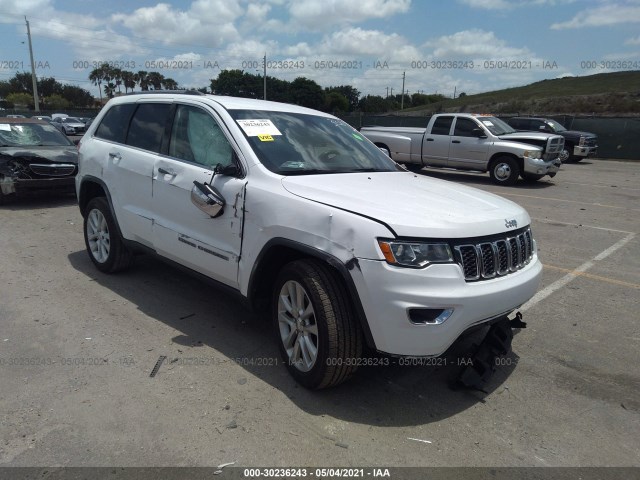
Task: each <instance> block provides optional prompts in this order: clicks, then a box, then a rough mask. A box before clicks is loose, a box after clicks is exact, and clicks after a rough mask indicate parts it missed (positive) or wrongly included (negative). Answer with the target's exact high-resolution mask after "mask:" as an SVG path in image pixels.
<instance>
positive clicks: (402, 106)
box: [400, 72, 407, 110]
mask: <svg viewBox="0 0 640 480" xmlns="http://www.w3.org/2000/svg"><path fill="white" fill-rule="evenodd" d="M406 73H407V72H402V96H401V97H400V110H403V109H404V78H405V76H406Z"/></svg>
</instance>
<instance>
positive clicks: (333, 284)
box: [272, 259, 362, 389]
mask: <svg viewBox="0 0 640 480" xmlns="http://www.w3.org/2000/svg"><path fill="white" fill-rule="evenodd" d="M272 308H273V322H274V327H275V331H276V333H277V338H278V346H279V349H280V354H281V355H282V358H283V360H284V362H285V364H286V366H287V369H288V370H289V373H290V374H291V375H292V376H293V377H294V378H295V379H296V381H298V382H299V383H300V384H302V385H303V386H305V387H307V388H311V389H321V388H327V387H332V386H334V385H338V384H339V383H342V382H344V381H345V380H347V379H348V378H349V377H351V375H353V373H354V372H355V371H356V368H357V365H356V364H357V359H358V358H360V355H361V353H362V333H361V331H360V328H359V325H358V324H357V319H356V318H354V315H353V312H352V307H351V303H350V302H349V299H348V297H347V295H346V292H345V288H344V286H343V285H342V283H341V282H340V280H339V279H338V277H337V274H336V273H335V272H334V271H332V270H331V269H330V268H329V267H327V266H325V264H323V263H322V262H320V261H317V260H312V259H305V260H296V261H294V262H291V263H289V264H287V265H285V266H284V268H283V269H282V270H281V271H280V274H279V275H278V279H277V281H276V283H275V288H274V292H273V302H272Z"/></svg>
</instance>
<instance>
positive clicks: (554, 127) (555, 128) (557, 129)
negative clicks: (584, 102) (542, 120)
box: [546, 120, 567, 132]
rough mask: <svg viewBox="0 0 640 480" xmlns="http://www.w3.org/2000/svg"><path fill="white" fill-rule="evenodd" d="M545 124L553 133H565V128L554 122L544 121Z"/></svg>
mask: <svg viewBox="0 0 640 480" xmlns="http://www.w3.org/2000/svg"><path fill="white" fill-rule="evenodd" d="M546 124H547V125H549V126H550V127H551V130H553V131H554V132H566V131H567V129H566V128H564V127H563V126H562V125H560V124H559V123H558V122H556V121H555V120H546Z"/></svg>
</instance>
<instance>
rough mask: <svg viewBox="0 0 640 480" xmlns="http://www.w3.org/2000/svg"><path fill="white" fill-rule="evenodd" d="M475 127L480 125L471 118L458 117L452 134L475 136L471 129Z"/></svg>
mask: <svg viewBox="0 0 640 480" xmlns="http://www.w3.org/2000/svg"><path fill="white" fill-rule="evenodd" d="M476 128H480V127H479V126H478V124H477V123H476V122H474V121H473V120H471V119H469V118H458V119H457V120H456V128H455V129H454V131H453V134H454V135H455V136H456V137H476V135H474V134H473V130H474V129H476Z"/></svg>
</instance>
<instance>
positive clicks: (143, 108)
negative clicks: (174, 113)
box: [127, 103, 171, 153]
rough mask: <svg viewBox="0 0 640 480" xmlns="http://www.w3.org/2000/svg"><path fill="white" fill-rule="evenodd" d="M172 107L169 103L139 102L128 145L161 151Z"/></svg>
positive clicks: (132, 121)
mask: <svg viewBox="0 0 640 480" xmlns="http://www.w3.org/2000/svg"><path fill="white" fill-rule="evenodd" d="M170 108H171V104H169V103H140V104H138V108H137V109H136V113H134V114H133V118H132V119H131V126H130V127H129V133H128V134H127V145H131V146H132V147H138V148H143V149H144V150H149V151H151V152H155V153H159V152H160V147H161V146H162V135H163V134H164V129H165V125H166V124H167V117H168V115H169V109H170Z"/></svg>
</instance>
